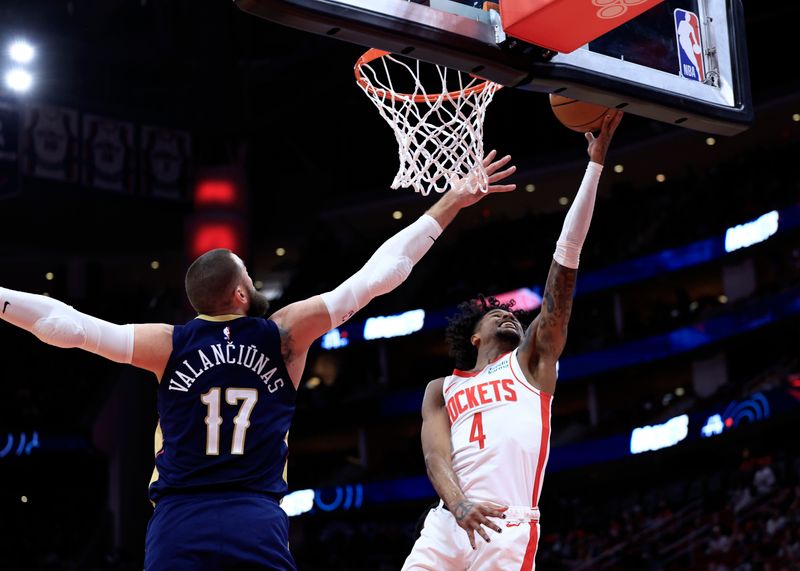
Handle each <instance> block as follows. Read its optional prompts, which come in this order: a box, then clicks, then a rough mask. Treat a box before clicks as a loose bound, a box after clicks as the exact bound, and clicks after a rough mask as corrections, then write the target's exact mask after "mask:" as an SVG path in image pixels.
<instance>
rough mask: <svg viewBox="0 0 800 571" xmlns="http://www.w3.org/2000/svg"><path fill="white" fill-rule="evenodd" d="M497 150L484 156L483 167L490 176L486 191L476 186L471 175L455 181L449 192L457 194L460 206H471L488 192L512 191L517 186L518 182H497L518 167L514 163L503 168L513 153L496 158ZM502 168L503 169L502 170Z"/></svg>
mask: <svg viewBox="0 0 800 571" xmlns="http://www.w3.org/2000/svg"><path fill="white" fill-rule="evenodd" d="M496 156H497V151H494V150H492V151H490V152H489V154H487V155H486V156H485V157H484V158H483V169H484V170H485V171H486V175H487V176H488V177H489V186H488V188H487V189H486V192H481V191H479V190H477V189H476V188H475V186H476V185H475V182H474V180H473V179H472V177H471V176H466V177H464V178H462V179H459V180H457V181H456V182H454V183H453V185H452V188H451V190H450V191H449V192H448V194H450V193H452V194H453V195H457V196H458V199H459V202H460V206H461V207H464V206H470V205H472V204H475V203H476V202H478V201H479V200H481V199H482V198H483V197H484V196H486V195H487V194H493V193H495V192H511V191H512V190H514V189H516V188H517V185H516V184H497V183H498V182H500V181H502V180H504V179H506V178H508V177H509V176H511V175H512V174H514V173H515V172H516V170H517V167H515V166H514V165H512V166H510V167H508V168H505V169H503V167H505V166H506V165H507V164H508V163H509V162H511V155H506V156H504V157H503V158H501V159H498V160H495V157H496ZM501 169H502V170H501Z"/></svg>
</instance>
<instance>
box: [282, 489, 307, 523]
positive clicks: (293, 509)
mask: <svg viewBox="0 0 800 571" xmlns="http://www.w3.org/2000/svg"><path fill="white" fill-rule="evenodd" d="M281 507H282V508H283V511H285V512H286V515H288V516H289V517H294V516H297V515H300V514H304V513H306V512H309V511H311V508H313V507H314V490H297V491H296V492H292V493H291V494H286V495H285V496H284V497H283V500H282V501H281Z"/></svg>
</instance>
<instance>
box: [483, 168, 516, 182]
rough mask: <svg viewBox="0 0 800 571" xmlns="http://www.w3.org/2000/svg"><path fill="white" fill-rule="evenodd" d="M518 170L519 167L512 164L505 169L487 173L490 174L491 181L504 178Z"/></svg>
mask: <svg viewBox="0 0 800 571" xmlns="http://www.w3.org/2000/svg"><path fill="white" fill-rule="evenodd" d="M516 170H517V167H516V166H513V165H512V166H510V167H508V168H507V169H506V170H504V171H500V172H494V173H490V172H489V171H486V173H487V174H488V175H489V182H497V181H498V180H503V179H504V178H506V177H508V176H511V175H512V174H514V173H515V172H516Z"/></svg>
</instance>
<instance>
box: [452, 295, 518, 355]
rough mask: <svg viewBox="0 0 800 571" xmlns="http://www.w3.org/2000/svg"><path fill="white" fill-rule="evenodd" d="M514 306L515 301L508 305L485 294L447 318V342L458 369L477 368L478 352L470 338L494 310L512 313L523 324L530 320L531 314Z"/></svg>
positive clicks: (468, 302)
mask: <svg viewBox="0 0 800 571" xmlns="http://www.w3.org/2000/svg"><path fill="white" fill-rule="evenodd" d="M514 305H515V301H514V300H513V299H512V300H510V301H509V302H508V303H500V301H499V300H498V299H497V298H496V297H486V296H484V295H483V294H478V297H476V298H475V299H470V300H469V301H465V302H463V303H460V304H459V305H458V312H457V313H456V314H455V315H453V316H451V317H448V318H447V331H446V332H445V340H446V341H447V345H448V347H449V348H450V356H451V357H453V359H455V366H456V369H461V370H468V369H471V368H472V367H474V366H475V361H476V360H477V358H478V350H477V349H476V348H475V347H474V346H473V345H472V343H471V342H470V338H471V337H472V334H473V333H475V328H476V327H477V326H478V323H479V322H480V320H481V319H482V318H483V316H484V315H486V314H487V313H489V312H490V311H492V310H493V309H502V310H505V311H510V312H512V313H513V314H514V315H516V316H517V319H519V320H520V321H521V322H524V321H526V320H527V319H528V318H529V316H530V313H529V312H527V311H523V310H517V311H514V310H513V309H512V308H513V307H514Z"/></svg>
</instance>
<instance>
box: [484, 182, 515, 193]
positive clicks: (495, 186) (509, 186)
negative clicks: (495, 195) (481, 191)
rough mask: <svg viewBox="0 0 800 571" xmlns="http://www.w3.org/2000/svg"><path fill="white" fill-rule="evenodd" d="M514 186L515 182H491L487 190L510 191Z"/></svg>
mask: <svg viewBox="0 0 800 571" xmlns="http://www.w3.org/2000/svg"><path fill="white" fill-rule="evenodd" d="M516 188H517V185H516V184H493V185H491V186H489V192H511V191H512V190H515V189H516Z"/></svg>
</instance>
